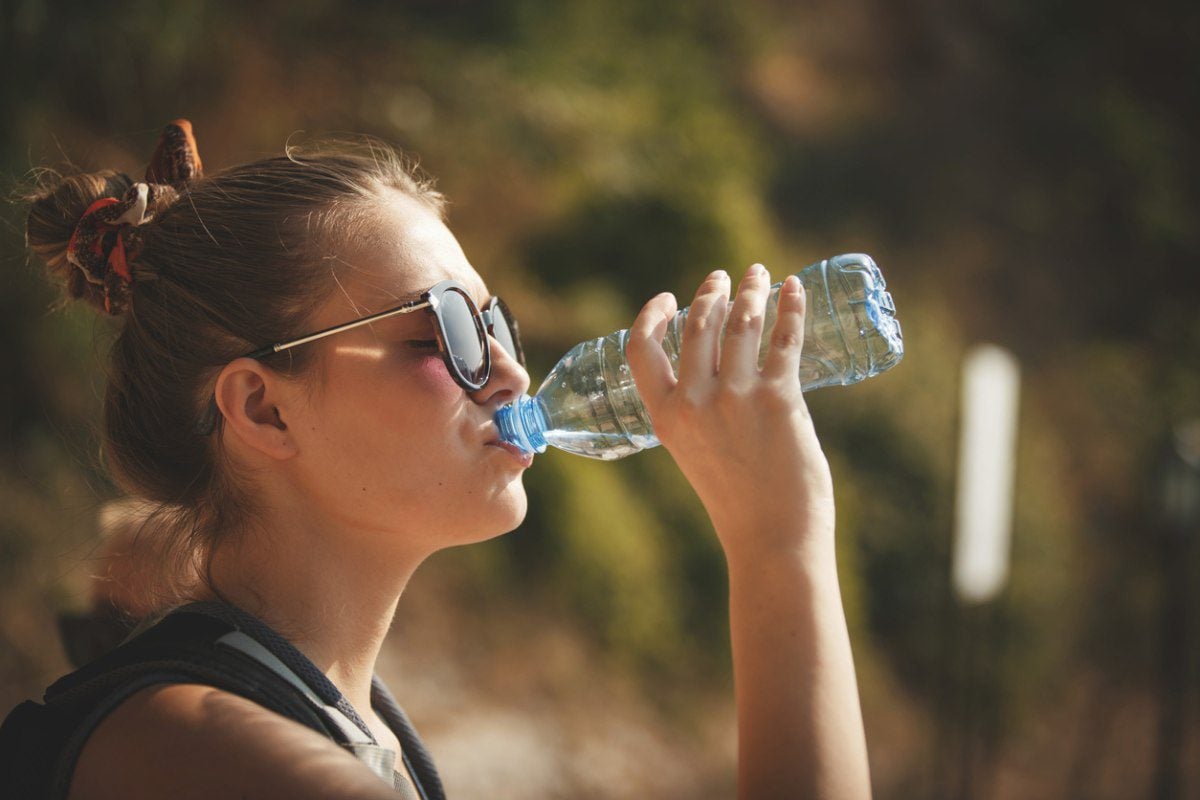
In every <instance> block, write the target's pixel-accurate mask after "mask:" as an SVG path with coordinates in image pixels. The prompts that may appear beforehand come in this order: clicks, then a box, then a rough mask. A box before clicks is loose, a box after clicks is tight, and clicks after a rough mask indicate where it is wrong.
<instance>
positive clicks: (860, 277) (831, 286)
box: [496, 254, 904, 460]
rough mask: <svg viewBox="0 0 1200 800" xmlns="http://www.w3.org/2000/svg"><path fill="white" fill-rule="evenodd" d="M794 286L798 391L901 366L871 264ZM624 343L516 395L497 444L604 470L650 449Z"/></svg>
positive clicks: (771, 301)
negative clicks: (800, 324) (581, 459)
mask: <svg viewBox="0 0 1200 800" xmlns="http://www.w3.org/2000/svg"><path fill="white" fill-rule="evenodd" d="M798 277H799V278H800V281H801V283H803V284H804V289H805V293H806V294H807V296H808V297H807V299H808V303H807V311H806V316H805V323H804V347H803V349H802V350H801V354H800V385H801V388H802V389H803V390H804V391H809V390H811V389H819V388H821V387H822V386H835V385H849V384H852V383H858V382H859V381H861V380H863V379H865V378H870V377H871V376H873V375H878V374H879V373H881V372H883V371H884V370H887V369H891V368H892V367H893V366H895V365H896V364H897V363H898V362H899V361H900V359H901V358H902V357H903V356H904V340H903V338H902V337H901V333H900V323H899V322H898V321H897V320H896V316H895V315H896V307H895V305H894V304H893V303H892V296H891V295H890V294H889V293H888V292H887V291H885V286H886V284H885V283H884V280H883V274H882V273H881V272H880V271H879V267H877V266H875V262H874V261H873V260H872V259H871V257H870V256H866V255H861V254H849V255H841V256H836V257H834V258H830V259H826V260H825V261H821V262H819V263H817V264H813V265H812V266H809V267H806V268H805V269H804V270H802V271H801V272H800V273H798ZM782 286H783V284H782V282H781V283H777V284H775V285H774V286H772V287H771V294H770V296H769V298H768V300H767V308H766V312H765V318H764V320H763V337H762V347H761V348H760V350H759V354H758V363H759V367H760V368H761V367H762V365H763V363H764V362H765V361H766V355H767V349H768V347H769V345H770V333H771V329H772V328H773V327H774V325H775V315H776V309H777V306H778V303H779V290H780V287H782ZM731 306H732V303H731ZM687 314H688V309H686V308H685V309H683V310H682V311H680V312H679V313H677V314H676V315H675V318H674V319H673V320H672V321H671V322H670V323H668V324H667V332H666V336H665V338H664V340H663V349H665V350H666V351H667V356H668V357H669V358H670V361H671V366H672V368H673V369H674V370H675V374H676V375H678V374H679V366H678V362H679V350H680V345H681V343H682V340H683V327H684V322H685V321H686V320H687ZM628 335H629V331H628V330H620V331H617V332H615V333H610V334H609V335H608V336H602V337H600V338H598V339H592V340H591V341H587V342H581V343H580V344H577V345H575V347H573V348H571V350H570V351H569V352H568V353H567V354H566V355H565V356H563V357H562V359H561V360H560V361H559V362H558V364H557V365H556V366H555V367H554V369H553V370H551V371H550V374H549V375H548V376H547V377H546V380H545V381H543V382H542V385H541V387H540V388H539V389H538V391H537V394H536V395H535V396H533V397H530V396H529V395H522V396H521V397H519V398H518V399H517V400H516V401H515V402H513V403H511V404H509V405H506V406H504V407H503V408H501V409H500V410H499V411H498V412H497V413H496V426H497V427H498V428H499V429H500V436H501V438H502V439H503V440H504V441H506V442H509V443H511V444H513V445H516V446H517V447H520V448H521V449H522V450H524V451H526V452H529V451H536V452H539V453H541V452H543V451H545V449H546V446H547V445H551V446H553V447H557V448H559V449H561V450H566V451H568V452H571V453H577V454H579V455H581V456H588V457H589V458H600V459H605V460H612V459H617V458H624V457H625V456H628V455H632V454H633V453H636V452H638V451H639V450H645V449H646V448H650V447H656V446H657V445H658V444H659V441H658V439H657V438H655V436H654V429H653V426H652V425H651V424H650V416H649V414H648V413H647V412H646V407H645V406H644V405H643V404H642V399H641V396H640V395H639V394H638V390H637V386H636V385H635V384H634V381H633V375H632V374H631V373H630V371H629V364H628V362H627V361H626V360H625V345H626V342H627V339H628ZM721 335H722V337H724V331H722V334H721Z"/></svg>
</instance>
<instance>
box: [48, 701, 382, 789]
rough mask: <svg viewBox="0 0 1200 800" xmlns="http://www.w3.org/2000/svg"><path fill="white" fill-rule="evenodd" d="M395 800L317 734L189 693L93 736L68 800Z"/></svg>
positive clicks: (107, 724)
mask: <svg viewBox="0 0 1200 800" xmlns="http://www.w3.org/2000/svg"><path fill="white" fill-rule="evenodd" d="M151 797H154V798H160V797H173V798H181V800H182V799H183V798H192V797H196V798H201V797H204V798H211V797H290V798H298V799H302V798H317V797H346V798H364V800H365V799H367V798H380V800H383V798H394V797H395V794H394V793H393V792H392V790H391V788H390V787H388V786H387V785H386V784H384V783H383V781H381V780H379V778H378V777H376V776H375V774H374V773H372V772H371V771H370V770H369V769H367V767H366V766H364V765H363V764H362V763H361V762H359V761H358V760H357V759H355V758H354V757H353V756H352V755H350V754H349V753H347V752H345V751H344V750H342V748H340V747H338V745H337V744H335V743H333V742H331V741H329V740H328V739H326V738H324V737H322V736H321V735H319V734H317V733H316V732H314V731H311V730H309V729H308V728H305V727H304V726H303V725H300V724H298V723H295V722H293V721H291V720H289V719H287V718H285V717H282V716H280V715H279V714H276V713H274V712H273V711H270V710H268V709H265V708H263V707H262V706H259V705H257V704H255V703H253V702H251V701H249V700H246V699H245V698H242V697H238V696H237V695H234V694H230V693H229V692H224V691H221V690H219V689H214V688H212V687H210V686H200V685H195V684H172V685H162V686H151V687H149V688H146V689H143V690H142V691H140V692H137V693H136V694H134V695H133V696H131V697H130V698H129V699H128V700H126V701H125V702H123V703H122V704H121V705H120V706H118V707H117V709H116V710H115V711H113V712H112V713H111V714H110V715H109V716H108V717H107V718H106V719H105V720H104V722H102V723H101V724H100V726H99V727H98V728H96V730H95V731H94V732H93V733H92V735H91V737H90V738H89V739H88V741H87V744H86V745H84V748H83V752H82V753H81V754H80V757H79V762H78V764H77V765H76V768H75V775H74V777H73V778H72V781H71V791H70V794H69V798H70V800H108V799H109V798H124V799H125V800H137V798H151Z"/></svg>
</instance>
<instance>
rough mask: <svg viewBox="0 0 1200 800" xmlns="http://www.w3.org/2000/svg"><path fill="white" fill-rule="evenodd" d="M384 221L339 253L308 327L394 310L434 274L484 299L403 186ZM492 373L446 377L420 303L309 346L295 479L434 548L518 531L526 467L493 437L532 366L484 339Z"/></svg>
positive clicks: (355, 523) (440, 228)
mask: <svg viewBox="0 0 1200 800" xmlns="http://www.w3.org/2000/svg"><path fill="white" fill-rule="evenodd" d="M380 205H381V208H380V215H379V225H378V226H377V227H376V228H375V230H374V231H373V233H372V232H368V235H366V236H363V237H360V241H361V242H362V246H361V247H360V248H358V249H357V252H352V253H348V254H344V255H343V257H342V260H343V262H345V263H343V264H341V265H339V267H340V269H339V277H340V283H339V288H338V290H337V291H335V294H334V295H333V297H332V298H331V299H330V300H329V301H328V302H327V303H326V304H325V305H324V307H323V308H322V309H321V311H320V312H319V313H318V315H317V318H316V319H315V320H314V321H313V329H314V330H318V329H321V328H324V327H327V326H331V325H335V324H338V323H341V322H345V321H347V320H350V319H354V318H356V317H359V316H362V315H363V314H366V313H371V312H374V311H380V310H383V309H386V308H388V307H391V306H395V305H397V304H398V303H399V302H402V301H403V300H404V299H406V298H407V297H411V296H413V295H417V294H419V293H421V292H423V291H425V290H427V289H429V287H431V286H432V285H433V284H435V283H437V282H438V281H442V280H446V279H448V278H452V279H454V280H457V281H458V282H459V283H461V284H463V285H464V286H465V287H466V288H467V291H468V293H469V294H470V295H471V297H472V298H473V299H474V301H475V303H476V304H477V305H478V306H480V307H482V306H483V304H484V302H485V301H487V300H488V299H489V298H490V297H491V295H490V293H489V291H488V288H487V286H486V285H485V284H484V282H483V279H482V278H481V277H480V276H479V274H478V273H476V272H475V270H474V268H472V267H471V265H470V263H468V261H467V259H466V256H465V255H464V254H463V251H462V248H461V247H460V246H459V244H458V241H457V240H456V239H455V238H454V236H453V235H452V234H451V233H450V230H449V229H448V228H447V227H446V226H445V225H444V224H443V223H442V221H441V220H440V219H439V218H438V217H437V215H436V214H435V213H434V212H432V211H430V210H429V209H428V208H426V207H425V206H424V205H422V204H420V203H419V202H417V201H415V200H413V199H412V198H409V197H407V196H405V195H403V194H402V193H400V192H397V191H392V190H389V192H388V195H387V196H386V197H385V198H383V199H382V201H381V204H380ZM489 344H490V346H491V355H492V372H491V380H490V381H489V382H488V384H487V385H486V386H485V387H484V388H483V389H481V390H478V391H475V392H471V393H468V392H467V391H466V390H464V389H463V388H461V387H460V386H459V385H458V384H457V383H455V382H454V379H453V378H451V377H450V374H449V372H448V371H447V369H446V365H445V362H444V361H443V360H442V357H441V354H440V353H439V351H438V347H437V343H436V340H435V335H434V332H433V319H432V317H431V316H430V315H429V313H428V312H427V311H425V310H421V311H416V312H413V313H411V314H402V315H399V316H396V317H392V318H391V319H387V320H384V321H381V322H376V323H372V324H371V325H367V326H363V327H361V328H357V329H354V330H351V331H346V332H344V333H339V334H337V335H335V336H331V337H329V338H328V339H325V340H322V341H320V342H316V343H314V345H313V346H315V347H320V348H322V351H321V353H320V358H319V359H318V363H317V364H315V365H314V378H315V381H314V384H315V385H314V388H312V389H311V391H310V392H309V393H308V394H307V395H306V400H305V402H304V403H302V404H301V408H300V410H299V412H298V413H299V418H297V419H295V420H294V421H288V426H289V430H291V431H293V433H294V434H295V436H296V437H297V447H298V456H297V457H296V458H294V459H292V460H291V461H290V462H289V467H287V468H288V469H292V470H294V471H295V474H294V476H293V478H294V479H295V480H296V481H298V482H299V483H300V484H301V487H300V488H301V489H302V490H303V491H304V492H305V495H306V496H307V497H310V498H312V500H313V501H314V502H315V503H317V504H318V508H317V511H318V512H319V513H322V514H324V515H328V516H329V517H330V521H331V522H332V523H333V524H335V525H339V526H344V527H346V528H349V529H352V530H356V531H362V532H364V533H365V534H366V535H367V536H369V537H377V536H385V537H386V539H384V540H383V541H385V542H387V543H389V545H390V544H391V543H394V544H395V546H396V547H402V548H415V549H416V550H418V551H424V552H432V551H433V550H436V549H440V548H442V547H446V546H450V545H454V544H463V543H466V542H470V541H477V540H481V539H486V538H489V537H492V536H495V535H498V534H501V533H505V532H507V531H510V530H512V529H513V528H515V527H517V526H518V525H519V524H520V523H521V520H522V519H523V518H524V516H525V510H526V502H527V501H526V497H525V488H524V486H522V484H521V475H522V473H523V472H524V470H525V468H526V466H527V465H526V464H524V463H522V462H521V461H520V460H519V459H518V458H517V457H515V456H514V455H513V454H512V453H510V452H509V451H508V450H505V449H503V448H501V447H498V446H495V444H494V443H495V442H497V440H498V431H497V429H496V426H495V424H494V423H493V421H492V420H493V417H494V415H495V413H496V410H497V409H498V408H499V407H500V406H502V405H504V404H505V403H508V402H510V401H512V400H514V399H515V398H517V397H518V396H519V395H521V394H522V393H524V392H525V391H527V390H528V388H529V375H528V373H526V372H525V369H524V368H523V367H521V365H520V364H518V363H517V362H516V361H515V360H514V359H513V358H512V357H511V356H509V355H508V353H507V352H505V351H504V349H503V348H502V347H500V345H499V344H498V343H497V342H496V341H495V340H494V339H491V338H490V337H489Z"/></svg>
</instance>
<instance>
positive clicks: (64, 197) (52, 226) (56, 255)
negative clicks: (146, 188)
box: [25, 170, 133, 313]
mask: <svg viewBox="0 0 1200 800" xmlns="http://www.w3.org/2000/svg"><path fill="white" fill-rule="evenodd" d="M132 186H133V181H132V180H130V178H129V176H128V175H125V174H124V173H121V172H117V171H116V170H102V171H100V172H94V173H85V174H79V175H69V176H66V177H62V176H57V175H55V176H54V179H53V180H50V181H44V182H43V183H42V185H41V186H40V187H39V188H38V189H36V190H35V191H34V192H33V193H32V194H31V195H30V197H29V200H30V201H31V202H30V207H29V216H28V218H27V220H26V223H25V240H26V242H27V244H28V246H29V249H30V251H32V252H33V253H34V254H35V255H36V256H38V257H39V258H41V259H42V261H43V262H45V264H46V270H47V271H48V272H49V273H50V275H51V276H52V277H53V278H55V279H56V280H57V281H58V282H59V283H60V284H61V285H63V286H64V287H65V291H66V295H67V297H68V298H70V299H72V300H83V301H85V302H86V303H88V305H90V306H92V307H93V308H95V309H96V310H98V311H104V312H105V313H111V310H106V309H105V290H104V287H103V286H102V285H98V284H96V283H93V282H90V281H88V279H87V276H86V275H85V274H84V273H83V271H82V270H80V269H79V268H78V267H77V266H76V265H74V264H72V263H71V262H70V261H69V260H68V258H67V248H68V245H69V244H70V242H71V237H72V235H73V234H74V233H75V229H76V227H77V226H78V224H79V221H80V219H82V218H83V216H84V214H85V213H86V212H87V210H88V209H89V208H91V207H92V206H94V205H95V204H96V202H97V201H99V200H103V199H104V198H106V197H112V198H117V197H123V196H125V194H126V193H127V192H128V191H129V189H130V187H132ZM110 309H111V303H110Z"/></svg>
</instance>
